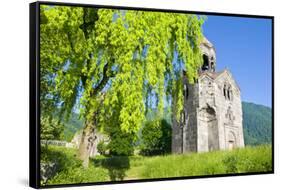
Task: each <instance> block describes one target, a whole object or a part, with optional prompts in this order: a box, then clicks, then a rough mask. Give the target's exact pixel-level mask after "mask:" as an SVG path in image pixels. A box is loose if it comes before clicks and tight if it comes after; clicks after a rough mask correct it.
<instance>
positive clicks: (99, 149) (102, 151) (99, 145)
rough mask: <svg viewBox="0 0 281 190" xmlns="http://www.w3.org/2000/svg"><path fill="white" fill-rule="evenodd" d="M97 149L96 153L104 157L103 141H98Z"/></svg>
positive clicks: (104, 145) (105, 147)
mask: <svg viewBox="0 0 281 190" xmlns="http://www.w3.org/2000/svg"><path fill="white" fill-rule="evenodd" d="M97 149H98V152H99V153H100V154H101V155H105V153H106V151H107V145H106V144H105V142H104V141H100V142H99V143H98V145H97Z"/></svg>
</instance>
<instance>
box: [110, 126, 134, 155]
mask: <svg viewBox="0 0 281 190" xmlns="http://www.w3.org/2000/svg"><path fill="white" fill-rule="evenodd" d="M107 148H108V150H109V154H110V155H112V156H130V155H133V153H134V136H133V135H130V134H127V133H125V132H122V131H121V130H117V131H115V132H114V133H111V134H110V141H109V143H108V145H107Z"/></svg>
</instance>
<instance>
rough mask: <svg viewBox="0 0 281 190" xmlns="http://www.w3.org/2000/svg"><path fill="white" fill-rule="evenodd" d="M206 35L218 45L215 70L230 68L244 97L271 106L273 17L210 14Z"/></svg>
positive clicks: (246, 99) (205, 26)
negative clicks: (271, 18)
mask: <svg viewBox="0 0 281 190" xmlns="http://www.w3.org/2000/svg"><path fill="white" fill-rule="evenodd" d="M203 32H204V35H205V36H206V37H207V38H208V40H209V41H210V42H211V43H213V45H214V46H215V49H216V57H217V66H216V71H220V70H223V69H224V68H228V69H229V70H230V71H231V72H232V75H233V76H234V78H235V80H236V81H237V83H238V85H239V87H240V89H241V97H242V100H243V101H247V102H253V103H257V104H262V105H266V106H269V107H271V101H272V98H271V95H272V82H271V78H272V63H271V57H272V56H271V51H272V43H271V37H272V35H271V34H272V33H271V20H270V19H261V18H245V17H229V16H208V17H207V20H206V21H205V23H204V25H203Z"/></svg>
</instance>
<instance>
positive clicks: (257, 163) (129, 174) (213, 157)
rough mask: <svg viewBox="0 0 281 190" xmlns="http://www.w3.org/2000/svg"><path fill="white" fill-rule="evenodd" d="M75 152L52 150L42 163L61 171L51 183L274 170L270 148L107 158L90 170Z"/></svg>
mask: <svg viewBox="0 0 281 190" xmlns="http://www.w3.org/2000/svg"><path fill="white" fill-rule="evenodd" d="M75 154H76V150H75V149H66V148H62V147H50V148H49V150H48V152H45V153H44V154H42V155H41V156H42V157H41V158H42V161H46V160H47V161H48V160H56V162H58V164H59V169H58V171H57V173H56V175H55V176H53V177H52V178H51V179H50V180H48V181H47V185H51V184H72V183H86V182H99V181H112V180H130V179H148V178H168V177H182V176H203V175H213V174H234V173H247V172H268V171H271V170H272V157H271V155H272V149H271V146H270V145H262V146H257V147H246V148H242V149H235V150H232V151H214V152H208V153H192V154H184V155H167V156H153V157H143V156H132V157H103V156H99V157H96V158H95V159H93V160H91V162H90V163H91V164H89V168H88V169H84V168H83V166H82V163H81V161H79V160H78V159H76V155H75Z"/></svg>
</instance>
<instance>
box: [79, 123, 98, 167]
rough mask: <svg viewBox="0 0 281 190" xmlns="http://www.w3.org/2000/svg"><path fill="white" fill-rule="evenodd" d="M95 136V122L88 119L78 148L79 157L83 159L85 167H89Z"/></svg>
mask: <svg viewBox="0 0 281 190" xmlns="http://www.w3.org/2000/svg"><path fill="white" fill-rule="evenodd" d="M95 136H96V134H95V127H94V126H93V123H92V122H89V121H86V122H85V127H84V129H83V132H82V136H81V140H80V144H79V150H78V158H79V159H80V160H82V161H83V166H84V168H88V166H89V157H90V151H91V149H92V147H93V145H94V141H95Z"/></svg>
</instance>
